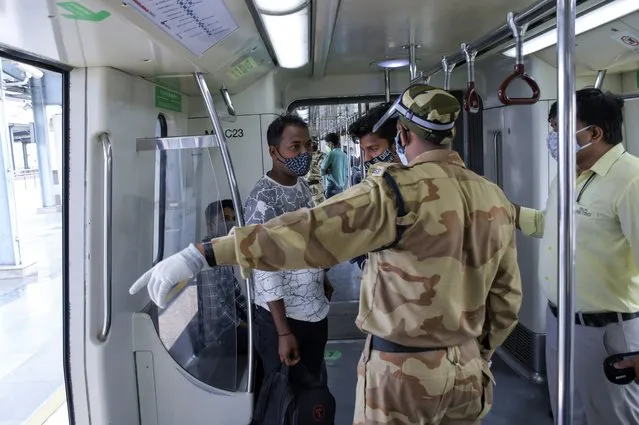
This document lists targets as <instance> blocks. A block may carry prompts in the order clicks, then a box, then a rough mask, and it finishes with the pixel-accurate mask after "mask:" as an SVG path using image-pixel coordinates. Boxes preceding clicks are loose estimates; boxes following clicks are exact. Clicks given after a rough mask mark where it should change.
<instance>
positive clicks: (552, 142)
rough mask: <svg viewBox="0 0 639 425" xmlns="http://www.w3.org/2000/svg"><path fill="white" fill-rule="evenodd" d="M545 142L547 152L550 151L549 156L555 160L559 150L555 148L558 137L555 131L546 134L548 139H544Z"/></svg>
mask: <svg viewBox="0 0 639 425" xmlns="http://www.w3.org/2000/svg"><path fill="white" fill-rule="evenodd" d="M546 142H547V143H548V150H549V151H550V155H551V156H552V157H553V158H554V159H555V161H556V160H557V155H558V151H559V148H558V147H557V142H558V136H557V132H556V131H551V132H550V133H548V137H547V138H546Z"/></svg>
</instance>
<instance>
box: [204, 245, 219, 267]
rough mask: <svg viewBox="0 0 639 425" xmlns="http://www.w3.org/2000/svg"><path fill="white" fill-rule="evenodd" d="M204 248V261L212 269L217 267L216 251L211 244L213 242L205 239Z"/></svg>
mask: <svg viewBox="0 0 639 425" xmlns="http://www.w3.org/2000/svg"><path fill="white" fill-rule="evenodd" d="M202 247H203V248H204V259H205V260H206V262H207V264H208V265H209V266H211V267H215V266H217V263H216V262H215V251H213V244H212V243H211V240H210V239H206V238H205V239H203V240H202Z"/></svg>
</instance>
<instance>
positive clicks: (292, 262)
mask: <svg viewBox="0 0 639 425" xmlns="http://www.w3.org/2000/svg"><path fill="white" fill-rule="evenodd" d="M396 222H397V211H396V207H395V199H394V198H393V194H392V192H391V190H390V189H389V188H388V187H387V186H386V183H385V181H384V180H383V179H382V178H380V177H372V178H370V179H367V180H366V181H364V182H362V183H360V184H359V185H357V186H353V187H351V188H350V189H348V190H346V191H345V192H342V193H341V194H339V195H337V196H334V197H332V198H331V199H330V200H328V201H326V202H323V203H322V204H320V205H318V206H316V207H315V208H312V209H308V208H304V209H301V210H297V211H295V212H291V213H287V214H284V215H281V216H279V217H276V218H274V219H273V220H270V221H268V222H266V223H264V224H257V225H252V226H246V227H237V228H235V229H234V231H233V232H231V234H230V235H229V236H226V237H222V238H217V239H213V249H214V252H215V258H216V261H217V263H218V264H221V265H222V264H239V265H240V266H241V267H242V273H243V274H246V270H247V269H258V270H266V271H278V270H297V269H305V268H327V267H331V266H334V265H336V264H338V263H340V262H342V261H346V260H349V259H351V258H354V257H357V256H360V255H363V254H366V253H368V252H370V251H374V250H375V249H377V248H380V247H382V246H384V245H387V244H389V243H390V242H392V241H394V240H395V234H396Z"/></svg>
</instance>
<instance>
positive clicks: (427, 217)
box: [130, 84, 521, 425]
mask: <svg viewBox="0 0 639 425" xmlns="http://www.w3.org/2000/svg"><path fill="white" fill-rule="evenodd" d="M459 112H460V105H459V102H458V101H457V100H456V99H455V97H453V96H452V95H451V94H449V93H448V92H446V91H444V90H441V89H437V88H434V87H431V86H428V85H424V84H418V85H413V86H411V87H409V88H408V89H407V90H406V91H405V92H404V93H403V94H402V96H401V97H400V98H399V99H398V100H397V101H396V102H395V104H394V105H393V106H392V108H391V109H390V110H389V111H388V113H387V114H385V115H384V117H382V119H381V120H380V123H379V124H380V125H382V124H383V122H384V121H385V120H386V119H388V118H392V117H393V116H395V115H399V120H398V123H397V130H398V136H397V148H398V153H399V154H400V155H405V156H406V158H407V159H408V160H409V164H408V166H403V165H401V164H391V163H386V164H384V163H380V164H376V165H374V167H375V169H374V170H373V172H372V175H371V176H370V177H369V178H367V179H365V180H364V181H363V182H362V183H360V184H358V185H355V186H353V187H351V188H350V189H348V190H346V191H345V192H343V193H341V194H339V195H336V196H334V197H332V198H331V199H329V200H327V201H326V202H324V203H322V204H320V205H319V206H317V207H315V208H313V209H304V210H299V211H296V212H293V213H288V214H284V215H282V216H279V217H277V218H275V219H273V220H271V221H269V222H267V223H265V224H262V225H257V226H246V227H240V228H235V229H234V230H233V231H232V232H231V234H230V235H229V236H226V237H221V238H216V239H213V240H212V241H211V242H207V243H204V244H197V245H193V244H192V245H190V246H189V247H188V248H186V249H185V250H183V251H181V252H179V253H177V254H175V255H173V256H171V257H169V258H167V259H165V260H164V261H162V262H160V263H158V264H157V265H155V266H154V267H153V268H152V269H151V270H149V271H147V272H146V273H145V274H144V275H143V276H142V277H141V278H140V279H138V281H137V282H136V283H135V284H134V285H133V286H132V287H131V289H130V292H131V293H136V292H137V291H139V290H140V289H142V288H144V287H145V286H148V292H149V294H150V296H151V300H153V301H154V302H155V303H156V304H159V305H162V304H164V303H165V297H166V294H168V292H169V291H170V290H171V288H172V287H173V285H175V284H176V283H178V282H179V281H181V280H183V279H185V278H187V277H188V276H190V275H192V274H194V273H197V272H198V271H199V270H200V269H201V268H202V267H204V266H205V264H208V265H209V266H211V267H213V266H215V265H222V264H239V265H240V266H241V267H242V269H243V273H244V274H245V275H246V274H247V273H248V272H249V269H260V270H273V271H276V270H286V269H301V268H308V267H331V266H333V265H335V264H338V263H340V262H341V261H344V260H347V259H349V258H353V257H356V256H358V255H362V254H365V253H370V254H369V260H368V265H367V267H366V268H365V270H364V273H363V276H362V285H361V293H360V305H359V314H358V317H357V321H356V323H357V325H358V327H359V328H360V329H361V330H363V331H364V332H366V333H368V334H369V337H368V339H367V341H366V345H365V348H364V352H363V353H362V357H361V360H360V363H359V365H358V378H359V379H358V383H357V394H356V406H355V419H354V423H355V424H363V425H373V424H375V425H377V424H391V423H392V424H411V425H413V424H447V425H450V424H460V425H461V424H466V425H468V424H476V423H479V420H480V419H482V418H483V417H484V416H485V415H486V414H487V413H488V411H489V410H490V407H491V404H492V391H493V383H492V380H493V378H492V375H491V372H490V370H489V366H488V362H489V360H490V358H491V356H492V354H493V353H494V351H495V349H496V348H497V346H499V345H500V344H501V343H502V342H503V341H504V340H505V339H506V337H507V336H508V334H509V333H510V332H511V330H512V329H513V328H514V326H515V324H516V322H517V314H518V311H519V307H520V303H521V279H520V276H519V268H518V265H517V252H516V248H515V209H514V207H513V206H512V204H511V203H510V202H509V201H508V199H506V197H505V195H504V193H503V192H502V191H501V190H500V189H499V187H498V186H496V185H495V184H493V183H491V182H490V181H488V180H486V179H484V178H483V177H481V176H478V175H477V174H475V173H473V172H472V171H470V170H467V169H466V168H465V167H464V164H463V162H462V160H461V159H460V158H459V156H458V155H457V154H456V153H455V152H454V151H451V150H450V143H451V141H452V139H453V136H454V126H455V121H456V119H457V117H458V115H459Z"/></svg>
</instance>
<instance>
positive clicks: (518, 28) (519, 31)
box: [497, 12, 540, 105]
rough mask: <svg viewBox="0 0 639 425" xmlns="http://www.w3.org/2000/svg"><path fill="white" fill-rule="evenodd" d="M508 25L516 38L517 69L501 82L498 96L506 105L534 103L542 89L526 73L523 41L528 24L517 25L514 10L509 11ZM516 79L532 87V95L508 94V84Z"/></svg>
mask: <svg viewBox="0 0 639 425" xmlns="http://www.w3.org/2000/svg"><path fill="white" fill-rule="evenodd" d="M508 26H509V27H510V29H511V30H512V32H513V37H514V39H515V69H514V71H513V73H512V74H510V75H509V76H508V77H506V79H505V80H504V81H503V82H502V83H501V85H500V86H499V89H498V90H497V96H498V97H499V100H500V101H501V103H503V104H504V105H532V104H533V103H536V102H537V101H538V100H539V95H540V91H539V85H537V82H536V81H535V80H534V79H533V78H532V77H531V76H529V75H528V74H526V71H525V70H524V55H523V43H524V35H525V34H526V29H527V28H528V24H524V25H517V23H516V22H515V14H514V13H513V12H508ZM516 79H520V80H522V81H524V82H525V83H526V84H527V85H528V87H530V89H531V90H532V95H531V96H530V97H528V98H526V97H513V98H511V97H509V96H508V95H507V94H506V90H507V89H508V86H509V85H510V83H512V82H513V81H514V80H516Z"/></svg>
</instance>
